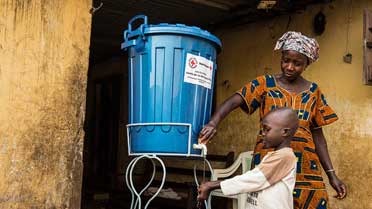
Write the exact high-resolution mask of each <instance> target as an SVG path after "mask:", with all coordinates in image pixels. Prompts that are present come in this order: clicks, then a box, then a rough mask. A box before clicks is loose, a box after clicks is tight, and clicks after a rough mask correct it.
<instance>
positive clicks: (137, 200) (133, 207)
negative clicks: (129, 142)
mask: <svg viewBox="0 0 372 209" xmlns="http://www.w3.org/2000/svg"><path fill="white" fill-rule="evenodd" d="M193 148H194V149H201V150H202V156H203V163H204V164H203V165H204V167H203V171H204V173H203V181H205V167H206V165H208V168H209V170H210V172H211V174H212V175H213V169H212V166H211V164H210V163H209V161H208V160H207V159H206V155H207V147H206V146H205V145H204V144H194V145H193ZM144 158H147V159H149V160H151V163H152V166H153V170H152V175H151V179H150V181H149V182H148V183H147V184H146V186H145V187H144V188H143V189H142V190H141V191H140V192H138V191H137V190H136V188H135V187H134V184H133V170H134V168H135V166H136V164H137V162H138V161H139V160H141V159H144ZM154 160H157V161H159V163H160V165H161V166H162V169H163V177H162V180H161V184H160V186H159V188H158V190H157V191H156V193H155V194H154V195H153V196H152V197H151V198H150V199H149V200H148V201H147V203H146V205H145V207H144V208H143V209H147V207H148V206H149V204H150V202H151V201H152V200H153V199H154V198H155V197H156V196H157V195H158V194H159V193H160V191H161V190H162V188H163V186H164V183H165V177H166V174H167V172H166V169H165V165H164V162H163V161H162V160H161V159H160V158H159V157H157V156H156V154H143V155H140V156H138V157H136V158H134V159H133V160H132V161H130V163H129V165H128V167H127V170H126V172H125V182H126V184H127V187H128V189H129V190H130V192H131V195H132V201H131V204H130V209H142V207H141V206H142V199H141V195H142V194H143V192H145V191H146V190H147V189H148V187H149V186H150V185H151V183H152V181H153V180H154V177H155V173H156V165H155V162H154ZM194 180H195V183H196V185H197V187H199V182H198V179H197V175H196V165H194ZM204 204H205V208H209V209H210V205H211V196H209V198H208V200H206V201H204Z"/></svg>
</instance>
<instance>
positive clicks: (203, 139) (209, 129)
mask: <svg viewBox="0 0 372 209" xmlns="http://www.w3.org/2000/svg"><path fill="white" fill-rule="evenodd" d="M216 132H217V130H216V125H215V124H214V123H213V122H209V123H208V124H206V125H205V126H204V127H203V129H202V130H201V131H200V133H199V143H201V144H207V143H208V142H209V141H210V140H211V139H212V137H213V136H214V135H215V134H216Z"/></svg>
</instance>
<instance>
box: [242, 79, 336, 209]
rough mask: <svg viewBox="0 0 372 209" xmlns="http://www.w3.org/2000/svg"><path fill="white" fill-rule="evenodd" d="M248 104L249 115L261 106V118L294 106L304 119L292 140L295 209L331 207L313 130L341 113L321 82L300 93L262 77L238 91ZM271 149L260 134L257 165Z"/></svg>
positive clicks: (246, 108)
mask: <svg viewBox="0 0 372 209" xmlns="http://www.w3.org/2000/svg"><path fill="white" fill-rule="evenodd" d="M237 93H238V94H240V95H241V96H242V97H243V98H244V101H245V103H246V107H245V108H243V110H244V111H246V112H247V113H248V114H252V113H253V112H254V111H255V110H257V109H259V111H260V119H261V120H262V118H263V117H264V116H265V115H266V114H267V113H268V112H270V111H271V110H273V109H275V108H278V107H291V108H292V109H294V110H295V111H296V112H297V114H298V118H299V119H300V126H299V128H298V130H297V132H296V133H295V136H294V138H293V140H292V142H291V147H292V149H293V151H294V153H295V155H296V157H297V171H296V172H297V175H296V185H295V189H294V191H293V200H294V208H295V209H327V208H329V206H328V195H327V192H326V189H325V184H324V182H323V178H322V173H321V164H320V161H319V158H318V155H317V154H316V152H315V144H314V140H313V137H312V134H311V130H314V129H316V128H320V127H321V126H324V125H327V124H330V123H332V122H334V121H336V120H337V119H338V118H337V115H336V114H335V112H334V111H333V110H332V109H331V107H329V106H328V104H327V102H326V100H325V97H324V95H323V94H322V92H321V91H320V89H319V87H318V85H317V84H315V83H312V84H311V85H310V86H309V88H308V89H307V90H305V91H302V92H300V93H298V94H296V93H291V92H288V91H287V90H285V89H284V88H282V87H280V86H279V85H278V84H277V82H276V80H275V77H274V76H272V75H265V76H260V77H257V78H256V79H254V80H253V81H251V82H250V83H248V84H246V85H245V86H244V87H243V88H241V89H240V90H239V91H238V92H237ZM268 151H270V150H268V149H264V148H263V144H262V137H260V134H259V135H258V137H257V142H256V146H255V150H254V157H253V164H254V165H253V166H255V165H258V164H259V163H260V161H261V160H262V158H263V157H264V156H265V154H266V153H267V152H268Z"/></svg>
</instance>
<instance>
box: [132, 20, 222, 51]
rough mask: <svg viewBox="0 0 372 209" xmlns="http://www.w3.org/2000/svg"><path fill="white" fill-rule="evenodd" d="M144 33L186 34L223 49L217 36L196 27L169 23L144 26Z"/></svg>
mask: <svg viewBox="0 0 372 209" xmlns="http://www.w3.org/2000/svg"><path fill="white" fill-rule="evenodd" d="M133 32H134V31H133ZM139 33H140V31H138V33H137V34H134V33H131V34H129V35H128V38H132V37H133V36H138V35H139ZM143 33H144V34H145V35H146V34H158V33H164V34H186V35H191V36H197V37H201V38H204V39H207V40H209V41H212V42H214V43H215V44H216V45H217V46H218V47H219V49H221V47H222V43H221V41H220V39H218V38H217V37H216V36H214V35H213V34H211V33H210V32H208V31H206V30H202V29H201V28H199V27H196V26H187V25H185V24H168V23H160V24H156V25H153V24H150V25H147V26H144V32H143Z"/></svg>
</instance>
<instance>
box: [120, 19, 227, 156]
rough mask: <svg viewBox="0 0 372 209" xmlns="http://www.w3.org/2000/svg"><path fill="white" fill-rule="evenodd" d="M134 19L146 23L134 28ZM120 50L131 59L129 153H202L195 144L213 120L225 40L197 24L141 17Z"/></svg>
mask: <svg viewBox="0 0 372 209" xmlns="http://www.w3.org/2000/svg"><path fill="white" fill-rule="evenodd" d="M135 21H136V22H138V21H142V22H141V23H142V24H141V25H140V26H139V27H138V28H136V29H134V30H133V29H132V24H133V23H134V22H135ZM121 48H122V49H124V50H128V59H129V62H128V63H129V70H128V76H129V124H128V125H127V135H128V136H127V137H128V151H129V154H130V155H140V154H149V153H151V154H157V155H174V156H200V155H201V153H200V150H195V149H193V148H192V145H193V144H197V142H198V134H199V131H200V130H201V129H202V127H203V126H204V124H206V123H207V122H208V121H209V118H210V114H211V107H212V96H213V85H214V76H215V72H216V54H217V52H218V51H220V49H221V42H220V40H219V39H218V38H217V37H215V36H214V35H212V34H211V33H209V32H208V31H205V30H201V29H200V28H198V27H191V26H186V25H183V24H167V23H162V24H157V25H149V24H148V23H147V17H146V16H144V15H137V16H135V17H133V18H132V19H131V20H130V21H129V23H128V29H127V30H125V31H124V42H123V43H122V47H121Z"/></svg>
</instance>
